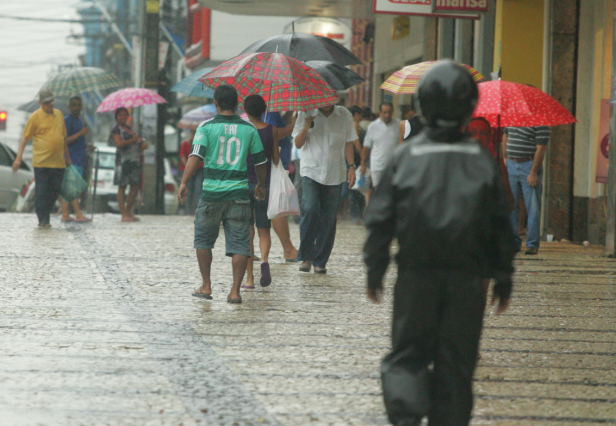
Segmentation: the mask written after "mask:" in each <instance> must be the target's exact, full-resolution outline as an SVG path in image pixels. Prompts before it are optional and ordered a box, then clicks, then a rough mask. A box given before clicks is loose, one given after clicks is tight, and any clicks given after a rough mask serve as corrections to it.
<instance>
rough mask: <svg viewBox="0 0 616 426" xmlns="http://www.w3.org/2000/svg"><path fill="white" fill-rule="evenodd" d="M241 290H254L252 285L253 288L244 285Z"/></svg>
mask: <svg viewBox="0 0 616 426" xmlns="http://www.w3.org/2000/svg"><path fill="white" fill-rule="evenodd" d="M242 288H243V289H244V290H254V289H255V286H254V285H253V286H248V285H246V284H244V285H243V286H242Z"/></svg>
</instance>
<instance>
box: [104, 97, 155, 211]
mask: <svg viewBox="0 0 616 426" xmlns="http://www.w3.org/2000/svg"><path fill="white" fill-rule="evenodd" d="M165 102H167V101H166V100H165V98H163V97H162V96H160V95H159V94H158V93H156V92H154V91H152V90H149V89H142V88H130V87H129V88H126V89H122V90H118V91H116V92H113V93H111V94H109V95H107V97H105V99H103V101H102V102H101V104H100V105H99V106H98V108H97V109H96V112H107V111H115V119H116V122H117V124H116V125H115V126H114V127H113V128H112V129H111V136H110V138H109V139H110V141H111V142H112V143H113V144H114V145H115V146H117V147H118V149H117V151H116V170H115V176H114V178H113V183H114V184H115V185H118V187H119V188H118V206H119V208H120V213H121V214H122V222H138V221H139V218H137V217H135V216H134V215H133V213H132V211H133V205H134V204H135V199H136V198H137V194H138V193H139V189H140V188H141V183H142V174H143V173H142V158H143V154H142V153H143V151H144V150H145V149H147V148H148V145H147V144H146V143H144V141H143V138H140V137H139V136H138V135H137V134H136V133H135V132H133V130H132V128H131V127H130V125H129V124H128V120H129V116H128V109H127V108H133V107H138V106H142V105H152V104H160V103H165ZM128 186H130V191H129V193H128V197H126V187H128Z"/></svg>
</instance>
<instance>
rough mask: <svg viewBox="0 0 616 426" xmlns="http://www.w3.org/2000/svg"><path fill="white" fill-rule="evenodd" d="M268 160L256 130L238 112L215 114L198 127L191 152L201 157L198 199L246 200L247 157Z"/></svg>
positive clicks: (260, 161) (256, 163)
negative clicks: (200, 188) (201, 168)
mask: <svg viewBox="0 0 616 426" xmlns="http://www.w3.org/2000/svg"><path fill="white" fill-rule="evenodd" d="M249 154H250V155H252V160H253V162H254V164H255V166H257V165H259V164H264V163H266V162H267V158H266V157H265V154H264V153H263V144H262V143H261V138H260V137H259V132H258V131H257V129H256V128H255V127H254V126H253V125H252V124H251V123H249V122H248V121H244V120H242V119H241V118H240V117H239V116H237V115H220V114H218V115H216V116H215V117H214V118H212V119H210V120H207V121H204V122H203V123H201V125H199V127H198V128H197V133H196V134H195V138H194V139H193V149H192V151H191V154H190V155H196V156H198V157H200V158H202V159H203V175H204V179H203V191H202V193H201V199H202V200H203V201H207V202H210V203H213V202H221V201H232V200H249V198H248V172H247V165H246V159H247V158H248V155H249Z"/></svg>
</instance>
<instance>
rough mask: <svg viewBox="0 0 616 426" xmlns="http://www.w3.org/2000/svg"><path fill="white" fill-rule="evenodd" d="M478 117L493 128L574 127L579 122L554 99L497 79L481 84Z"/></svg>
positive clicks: (475, 113)
mask: <svg viewBox="0 0 616 426" xmlns="http://www.w3.org/2000/svg"><path fill="white" fill-rule="evenodd" d="M478 86H479V102H478V103H477V107H476V108H475V112H474V113H473V116H474V117H484V118H485V119H487V120H488V121H489V122H490V125H491V126H492V127H534V126H558V125H560V124H571V123H575V122H576V121H577V120H576V119H575V117H574V116H573V115H571V114H570V113H569V111H567V110H566V109H565V107H563V106H562V105H561V104H559V103H558V102H557V101H556V100H555V99H554V98H552V97H551V96H549V95H547V94H545V93H544V92H542V91H541V90H538V89H535V88H534V87H532V86H528V85H526V84H518V83H511V82H509V81H503V80H496V81H486V82H483V83H479V85H478Z"/></svg>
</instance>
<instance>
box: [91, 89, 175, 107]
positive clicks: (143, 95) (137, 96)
mask: <svg viewBox="0 0 616 426" xmlns="http://www.w3.org/2000/svg"><path fill="white" fill-rule="evenodd" d="M166 102H167V101H166V100H165V98H163V97H162V96H160V95H159V94H158V93H156V92H155V91H153V90H150V89H138V88H134V87H129V88H128V89H122V90H118V91H117V92H113V93H110V94H109V95H107V96H106V97H105V99H103V102H101V104H100V105H99V106H98V108H97V109H96V112H107V111H115V110H116V109H118V108H120V107H124V108H132V107H137V106H142V105H152V104H164V103H166Z"/></svg>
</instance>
